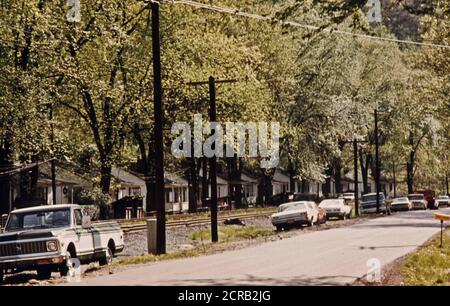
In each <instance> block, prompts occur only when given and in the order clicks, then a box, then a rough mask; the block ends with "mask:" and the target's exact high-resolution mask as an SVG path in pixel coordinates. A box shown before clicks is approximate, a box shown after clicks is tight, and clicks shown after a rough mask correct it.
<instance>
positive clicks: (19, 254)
mask: <svg viewBox="0 0 450 306" xmlns="http://www.w3.org/2000/svg"><path fill="white" fill-rule="evenodd" d="M123 248H124V241H123V232H122V230H121V229H120V226H119V225H118V224H117V222H102V223H95V224H91V220H90V218H89V216H84V215H83V213H82V209H81V206H79V205H75V204H67V205H49V206H38V207H32V208H25V209H18V210H15V211H13V212H11V213H10V215H9V217H8V220H7V222H6V226H5V229H4V233H2V234H0V282H2V281H3V277H4V275H5V274H10V273H17V272H20V271H27V270H36V271H37V273H38V277H39V278H40V279H46V278H50V276H51V273H52V272H56V271H58V272H59V273H60V274H61V276H66V275H67V274H68V273H69V270H70V269H71V267H72V266H73V262H74V260H73V258H76V259H78V260H79V261H80V263H89V262H92V261H99V263H100V265H106V264H109V263H111V261H112V259H113V257H114V255H116V254H117V253H119V252H121V251H122V250H123Z"/></svg>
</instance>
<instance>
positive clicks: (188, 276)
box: [81, 209, 450, 285]
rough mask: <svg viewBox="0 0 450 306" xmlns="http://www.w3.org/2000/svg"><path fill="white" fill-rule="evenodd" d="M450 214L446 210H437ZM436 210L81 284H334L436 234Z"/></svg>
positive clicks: (351, 278) (167, 263) (362, 273)
mask: <svg viewBox="0 0 450 306" xmlns="http://www.w3.org/2000/svg"><path fill="white" fill-rule="evenodd" d="M441 212H446V213H450V209H445V210H441ZM433 216H434V211H413V212H405V213H399V214H396V215H393V216H390V217H382V218H377V219H372V220H369V221H367V222H364V223H361V224H358V225H354V226H350V227H347V228H339V229H330V230H325V231H318V232H313V233H308V234H302V235H298V236H294V237H292V238H289V239H284V240H279V241H275V242H267V243H264V244H261V245H258V246H255V247H249V248H246V249H241V250H237V251H230V252H226V253H222V254H215V255H210V256H203V257H196V258H188V259H180V260H172V261H165V262H160V263H156V264H152V265H148V266H143V267H139V268H130V269H127V270H125V271H122V272H118V273H116V274H113V275H107V276H100V277H96V278H86V279H84V280H83V281H82V283H81V285H249V284H251V285H320V284H322V285H335V284H341V285H344V284H347V283H352V282H353V281H354V280H356V279H357V278H360V277H363V276H365V275H366V274H367V272H368V267H367V262H368V260H370V259H372V258H376V259H378V260H379V261H380V262H381V264H382V265H385V264H387V263H390V262H392V261H393V260H395V259H396V258H398V257H401V256H403V255H405V254H407V253H409V252H411V251H413V250H415V249H416V248H417V247H418V246H420V245H422V244H423V243H424V242H426V241H427V240H428V239H429V238H430V237H431V236H432V235H433V234H436V233H438V232H439V223H438V221H436V220H433Z"/></svg>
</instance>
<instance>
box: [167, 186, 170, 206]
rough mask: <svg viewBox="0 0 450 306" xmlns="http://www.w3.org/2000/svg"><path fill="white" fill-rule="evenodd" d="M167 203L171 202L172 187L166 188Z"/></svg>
mask: <svg viewBox="0 0 450 306" xmlns="http://www.w3.org/2000/svg"><path fill="white" fill-rule="evenodd" d="M166 203H170V189H166Z"/></svg>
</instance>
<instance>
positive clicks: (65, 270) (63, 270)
mask: <svg viewBox="0 0 450 306" xmlns="http://www.w3.org/2000/svg"><path fill="white" fill-rule="evenodd" d="M72 258H76V254H75V250H74V249H73V247H72V248H70V249H69V250H68V251H67V253H66V261H65V262H64V263H63V264H62V265H61V266H60V267H59V274H60V275H61V277H66V276H67V275H69V271H70V270H71V269H73V268H74V263H73V260H72Z"/></svg>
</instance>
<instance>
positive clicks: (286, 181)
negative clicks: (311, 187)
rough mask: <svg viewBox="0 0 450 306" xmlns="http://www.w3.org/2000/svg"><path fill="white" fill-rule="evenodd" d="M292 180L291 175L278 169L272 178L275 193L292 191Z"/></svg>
mask: <svg viewBox="0 0 450 306" xmlns="http://www.w3.org/2000/svg"><path fill="white" fill-rule="evenodd" d="M290 182H291V180H290V178H289V176H287V175H286V174H284V173H283V172H281V170H279V169H276V170H275V173H274V175H273V178H272V186H273V195H277V194H280V193H284V192H288V191H290V188H289V186H290Z"/></svg>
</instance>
